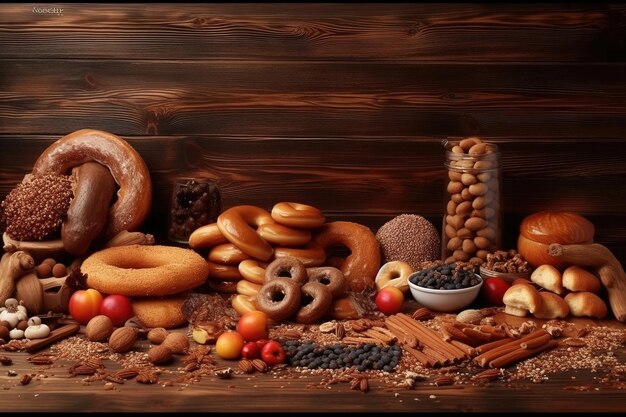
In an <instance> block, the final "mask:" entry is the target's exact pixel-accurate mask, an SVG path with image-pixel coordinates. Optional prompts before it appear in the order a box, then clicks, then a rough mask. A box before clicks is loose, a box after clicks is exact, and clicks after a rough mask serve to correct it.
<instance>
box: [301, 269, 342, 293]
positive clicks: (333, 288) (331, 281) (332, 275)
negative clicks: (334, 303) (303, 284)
mask: <svg viewBox="0 0 626 417" xmlns="http://www.w3.org/2000/svg"><path fill="white" fill-rule="evenodd" d="M306 273H307V275H308V276H309V282H319V283H320V284H322V285H324V286H325V287H326V288H328V290H329V291H330V293H331V294H332V296H333V298H338V297H340V296H341V295H342V294H343V292H344V285H345V280H344V278H343V272H341V271H340V270H338V269H337V268H333V267H331V266H323V267H319V268H308V269H307V270H306Z"/></svg>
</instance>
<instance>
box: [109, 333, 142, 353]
mask: <svg viewBox="0 0 626 417" xmlns="http://www.w3.org/2000/svg"><path fill="white" fill-rule="evenodd" d="M136 341H137V332H136V331H135V329H133V328H131V327H120V328H119V329H117V330H115V331H114V332H113V334H111V337H110V338H109V347H110V348H111V350H112V351H113V352H115V353H125V352H128V351H129V350H131V349H132V348H133V346H135V342H136Z"/></svg>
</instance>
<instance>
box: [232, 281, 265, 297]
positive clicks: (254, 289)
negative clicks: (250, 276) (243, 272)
mask: <svg viewBox="0 0 626 417" xmlns="http://www.w3.org/2000/svg"><path fill="white" fill-rule="evenodd" d="M261 287H262V285H260V284H253V283H252V282H250V281H247V280H245V279H242V280H240V281H239V282H237V294H241V295H247V296H249V297H256V295H257V294H258V293H259V290H260V289H261Z"/></svg>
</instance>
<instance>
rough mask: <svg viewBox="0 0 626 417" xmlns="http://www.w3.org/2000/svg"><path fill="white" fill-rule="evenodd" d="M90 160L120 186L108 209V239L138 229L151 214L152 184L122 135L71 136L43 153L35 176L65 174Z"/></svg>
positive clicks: (79, 133) (91, 133)
mask: <svg viewBox="0 0 626 417" xmlns="http://www.w3.org/2000/svg"><path fill="white" fill-rule="evenodd" d="M90 161H95V162H99V163H101V164H102V165H104V166H105V167H107V168H108V169H109V171H110V172H111V175H112V176H113V178H114V179H115V182H116V183H117V185H119V190H118V192H117V200H116V201H115V203H114V204H113V206H112V207H111V209H110V210H109V215H108V220H107V224H106V227H105V234H106V236H108V237H111V236H114V235H116V234H117V233H119V232H121V231H122V230H130V231H133V230H135V229H137V228H138V227H139V226H140V225H141V224H142V223H143V221H144V220H145V218H146V217H147V215H148V212H149V211H150V205H151V204H152V182H151V181H150V172H149V171H148V167H147V166H146V163H145V162H144V160H143V159H142V158H141V156H140V155H139V153H138V152H137V151H136V150H135V149H133V147H132V146H130V145H129V144H128V142H126V141H125V140H124V139H122V138H120V137H119V136H116V135H113V134H111V133H108V132H103V131H99V130H92V129H83V130H78V131H76V132H74V133H70V134H69V135H67V136H64V137H62V138H61V139H59V140H57V141H56V142H54V143H53V144H52V145H50V146H49V147H48V148H47V149H46V150H45V151H43V153H42V154H41V155H40V156H39V158H38V159H37V161H36V162H35V165H34V167H33V174H35V175H44V174H47V173H57V174H66V173H68V172H69V170H70V169H72V168H74V167H75V166H78V165H82V164H84V163H85V162H90ZM77 214H80V215H82V213H77Z"/></svg>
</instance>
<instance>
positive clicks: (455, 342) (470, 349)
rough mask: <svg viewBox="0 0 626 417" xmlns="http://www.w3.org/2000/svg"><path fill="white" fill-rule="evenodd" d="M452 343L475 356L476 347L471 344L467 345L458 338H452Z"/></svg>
mask: <svg viewBox="0 0 626 417" xmlns="http://www.w3.org/2000/svg"><path fill="white" fill-rule="evenodd" d="M450 343H451V344H452V345H454V346H456V347H458V348H459V349H461V350H462V351H464V352H465V354H466V355H467V356H469V357H470V358H471V357H474V356H475V355H476V349H474V348H473V347H471V346H470V345H466V344H465V343H463V342H460V341H458V340H451V341H450Z"/></svg>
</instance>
